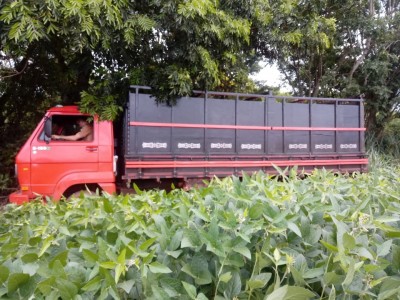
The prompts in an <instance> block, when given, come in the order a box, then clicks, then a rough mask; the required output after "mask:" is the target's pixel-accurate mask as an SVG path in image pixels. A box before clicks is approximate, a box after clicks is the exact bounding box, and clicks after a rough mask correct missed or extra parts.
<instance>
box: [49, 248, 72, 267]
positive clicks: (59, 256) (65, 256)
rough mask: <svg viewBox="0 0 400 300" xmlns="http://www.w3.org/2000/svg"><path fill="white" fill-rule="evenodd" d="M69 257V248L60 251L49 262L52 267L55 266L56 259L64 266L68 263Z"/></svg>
mask: <svg viewBox="0 0 400 300" xmlns="http://www.w3.org/2000/svg"><path fill="white" fill-rule="evenodd" d="M67 259H68V250H65V251H62V252H60V253H58V254H57V255H56V256H55V257H54V258H53V259H52V260H51V261H50V263H49V267H50V269H52V268H53V266H54V263H55V262H56V261H59V262H60V263H61V265H62V266H63V267H64V266H65V265H66V264H67Z"/></svg>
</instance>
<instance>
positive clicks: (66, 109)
mask: <svg viewBox="0 0 400 300" xmlns="http://www.w3.org/2000/svg"><path fill="white" fill-rule="evenodd" d="M48 112H56V113H75V114H81V112H80V111H79V108H78V106H77V105H67V106H61V105H60V106H54V107H52V108H50V109H49V110H48Z"/></svg>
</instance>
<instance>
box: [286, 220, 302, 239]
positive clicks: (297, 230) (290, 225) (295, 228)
mask: <svg viewBox="0 0 400 300" xmlns="http://www.w3.org/2000/svg"><path fill="white" fill-rule="evenodd" d="M287 226H288V228H289V229H290V230H291V231H293V232H294V233H295V234H297V235H298V236H299V237H302V235H301V231H300V228H299V227H298V226H297V225H296V224H295V223H292V222H288V223H287Z"/></svg>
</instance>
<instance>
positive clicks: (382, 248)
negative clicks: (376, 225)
mask: <svg viewBox="0 0 400 300" xmlns="http://www.w3.org/2000/svg"><path fill="white" fill-rule="evenodd" d="M392 243H393V240H388V241H386V242H384V243H383V244H381V245H378V246H377V251H376V252H377V253H376V255H377V256H378V257H384V256H386V255H388V254H389V252H390V248H391V247H392Z"/></svg>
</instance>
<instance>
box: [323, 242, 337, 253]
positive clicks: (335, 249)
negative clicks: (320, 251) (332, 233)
mask: <svg viewBox="0 0 400 300" xmlns="http://www.w3.org/2000/svg"><path fill="white" fill-rule="evenodd" d="M319 242H320V243H321V244H322V245H324V246H325V248H326V249H328V250H330V251H332V252H338V251H339V249H338V247H336V246H334V245H331V244H329V243H328V242H325V241H323V240H320V241H319Z"/></svg>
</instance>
